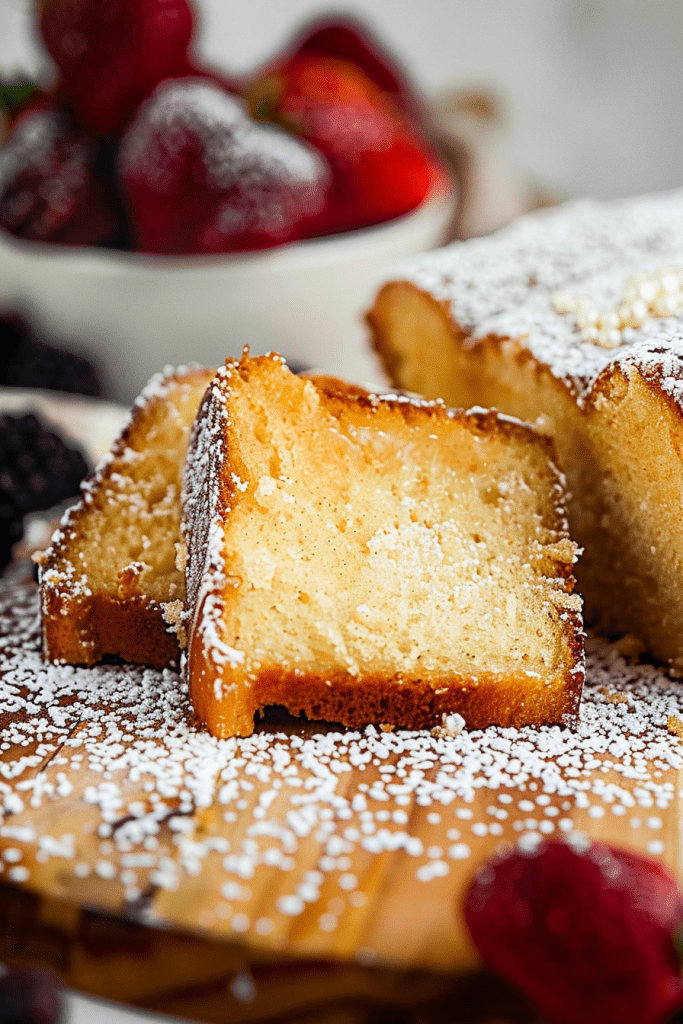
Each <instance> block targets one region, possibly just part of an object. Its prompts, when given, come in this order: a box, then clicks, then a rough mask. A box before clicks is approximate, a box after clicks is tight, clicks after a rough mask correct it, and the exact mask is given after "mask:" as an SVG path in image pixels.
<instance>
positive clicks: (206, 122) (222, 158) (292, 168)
mask: <svg viewBox="0 0 683 1024" xmlns="http://www.w3.org/2000/svg"><path fill="white" fill-rule="evenodd" d="M119 173H120V179H121V185H122V190H123V192H124V194H125V196H126V197H127V199H128V203H129V206H130V210H131V215H132V221H133V230H134V233H135V235H136V240H137V246H138V248H139V249H141V250H142V251H144V252H150V253H209V252H235V251H241V250H248V249H261V248H266V247H269V246H273V245H278V244H281V243H283V242H289V241H292V240H293V239H296V238H301V237H303V236H304V235H305V234H306V233H308V232H310V230H311V229H312V226H313V225H315V224H316V223H317V220H318V218H319V217H320V215H321V214H322V213H323V211H324V209H325V205H326V195H327V188H328V177H329V175H328V171H327V166H326V164H325V161H324V160H323V158H322V157H321V156H320V155H319V154H318V153H316V151H315V150H314V149H312V148H310V147H309V146H307V145H306V144H305V143H303V142H301V141H300V140H298V139H295V138H292V137H291V136H289V135H288V134H287V133H286V132H283V131H282V130H281V129H280V128H276V127H274V126H272V125H268V126H264V125H260V124H256V123H255V122H254V121H252V120H251V119H250V118H249V117H248V115H247V113H246V111H245V110H244V109H243V106H242V103H241V101H240V100H238V99H237V98H235V97H234V96H232V95H230V94H228V93H227V92H225V91H224V90H223V89H221V88H219V87H218V86H217V85H216V83H215V82H211V81H209V80H206V79H201V78H194V79H191V78H183V79H178V80H174V81H169V82H164V83H162V85H160V86H159V87H158V88H157V89H156V91H155V92H154V93H153V94H152V96H151V97H150V98H149V99H148V100H147V101H146V102H145V103H144V104H143V105H142V107H141V108H140V110H139V111H138V113H137V115H136V117H135V119H134V120H133V122H132V124H131V125H130V127H129V128H128V131H127V132H126V134H125V135H124V137H123V140H122V143H121V149H120V153H119Z"/></svg>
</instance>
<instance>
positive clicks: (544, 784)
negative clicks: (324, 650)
mask: <svg viewBox="0 0 683 1024" xmlns="http://www.w3.org/2000/svg"><path fill="white" fill-rule="evenodd" d="M590 646H591V652H590V653H589V658H588V674H587V680H588V681H587V686H586V693H585V699H584V705H583V710H582V718H581V726H580V728H579V730H577V731H576V732H572V731H570V730H566V729H560V728H546V729H541V730H521V731H519V730H500V729H489V730H486V731H484V732H480V733H473V734H469V735H468V734H467V733H463V734H461V735H459V736H433V735H431V734H430V733H425V732H423V733H409V732H405V731H396V732H383V731H382V730H380V729H373V728H370V729H368V730H365V731H363V732H353V731H351V730H344V729H343V728H341V727H335V726H330V725H322V724H319V723H302V722H299V721H296V720H292V719H290V718H288V717H286V716H285V715H284V714H283V715H282V716H281V717H280V718H278V717H277V715H274V716H273V717H271V718H269V719H266V720H264V721H262V722H261V723H260V724H259V726H258V729H257V732H256V734H255V736H254V737H252V738H249V739H245V740H228V741H216V740H213V739H212V738H211V737H209V736H208V735H207V734H206V733H205V732H203V731H202V730H201V729H200V728H199V727H198V726H197V725H196V723H195V721H194V719H193V717H192V713H191V709H190V707H189V704H188V701H187V697H186V695H185V693H184V692H183V689H182V687H181V684H180V682H179V680H178V678H177V676H175V675H174V674H173V673H171V672H165V673H159V672H153V671H150V670H147V669H136V668H130V667H121V666H114V665H108V666H101V667H98V668H96V669H92V670H85V669H73V668H63V667H59V666H49V665H45V664H43V662H42V659H41V655H40V648H39V638H38V627H37V598H36V594H35V588H34V587H33V586H32V585H20V586H17V587H14V588H13V589H10V588H5V589H4V590H0V735H1V736H2V743H1V744H0V746H1V747H2V749H1V750H0V803H1V804H2V806H3V807H4V810H3V814H2V819H1V821H0V879H1V880H4V881H6V882H8V883H9V884H10V886H12V887H17V888H21V889H26V890H28V891H31V892H34V893H37V894H40V895H41V896H42V897H44V898H47V899H50V900H56V901H59V902H60V903H61V904H66V905H72V906H73V907H76V908H79V907H80V908H83V907H86V908H90V909H96V910H99V911H105V912H107V913H110V914H114V915H118V916H120V917H122V918H126V919H128V920H135V921H139V922H143V923H145V924H147V925H149V924H154V925H160V926H163V927H165V928H168V927H171V928H173V929H175V930H176V931H179V932H186V933H188V934H196V935H203V936H205V937H209V938H211V939H212V940H218V941H223V942H228V943H231V944H233V945H237V946H238V947H239V948H241V949H243V950H247V951H251V952H252V953H254V954H258V955H267V954H268V955H271V954H272V955H275V954H278V955H287V956H288V957H292V956H294V957H305V958H320V959H324V960H326V961H329V960H334V961H339V962H346V963H360V964H365V965H383V966H388V967H391V968H398V969H402V970H407V969H411V970H417V969H419V970H423V971H424V970H426V971H433V972H460V973H463V972H467V971H469V970H471V969H472V968H474V967H476V964H477V960H476V955H475V954H474V951H473V949H472V946H471V943H470V941H469V938H468V936H467V932H466V929H465V927H464V926H463V922H462V919H461V914H460V908H461V902H462V895H463V892H464V890H465V888H466V886H467V883H468V881H469V879H470V878H471V876H472V874H473V873H474V872H475V871H476V869H477V866H478V865H479V864H480V863H481V862H482V861H483V860H485V859H486V858H488V857H489V856H490V855H491V854H492V853H493V851H494V850H495V849H497V848H498V847H499V846H500V845H501V844H502V843H516V842H521V843H522V844H527V845H529V844H530V845H533V844H534V843H535V842H537V841H540V839H542V838H543V837H544V836H548V837H550V836H558V835H560V834H565V835H569V836H571V835H575V834H576V833H586V834H588V835H590V836H592V837H594V838H596V839H601V840H604V841H607V842H610V843H614V844H618V845H621V846H627V847H630V848H632V849H634V850H637V851H639V852H641V853H645V854H649V855H650V856H654V857H656V858H657V859H659V860H661V861H663V862H664V863H665V864H666V865H667V866H668V867H669V868H670V869H671V870H672V871H674V872H675V873H676V874H678V875H680V874H681V850H680V796H679V793H680V789H681V780H680V778H679V775H680V770H681V764H682V763H683V762H682V759H681V752H680V740H679V736H678V734H679V733H680V732H683V688H681V686H680V684H679V683H677V682H675V681H672V680H669V679H667V678H666V677H664V676H663V675H661V674H659V672H658V671H657V670H656V669H655V668H653V667H651V666H649V665H629V664H628V662H627V661H626V660H625V659H624V658H623V657H622V656H621V654H620V653H619V649H618V648H617V647H614V646H612V647H610V646H608V645H607V644H606V643H604V642H593V643H592V644H591V645H590ZM622 647H623V645H622Z"/></svg>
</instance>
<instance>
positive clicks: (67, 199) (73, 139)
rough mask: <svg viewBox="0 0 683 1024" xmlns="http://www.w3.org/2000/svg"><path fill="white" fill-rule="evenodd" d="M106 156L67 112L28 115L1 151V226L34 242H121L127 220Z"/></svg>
mask: <svg viewBox="0 0 683 1024" xmlns="http://www.w3.org/2000/svg"><path fill="white" fill-rule="evenodd" d="M106 156H107V154H106V152H105V151H104V150H103V147H102V144H101V143H100V142H99V141H98V140H97V139H96V138H95V137H94V136H92V135H89V134H88V133H87V132H85V131H84V130H83V129H82V128H80V127H79V126H78V125H77V124H76V122H75V121H74V119H73V117H71V115H70V114H69V113H68V112H67V111H66V110H64V109H63V108H60V107H56V106H51V105H49V104H41V105H39V106H37V107H35V108H32V109H30V110H27V111H25V112H24V113H23V114H21V115H20V116H19V117H18V118H17V120H16V121H15V123H14V125H13V126H12V129H11V131H10V134H9V135H8V137H7V139H6V140H5V142H4V144H3V146H2V148H1V149H0V224H2V226H3V227H4V228H5V229H6V230H7V231H10V232H11V233H12V234H14V235H17V236H19V237H20V238H30V239H33V240H34V241H50V242H66V243H70V244H73V245H100V244H102V245H106V244H116V243H118V242H120V240H121V237H122V235H123V220H122V216H121V213H120V211H119V209H118V207H117V205H116V200H115V198H114V196H113V194H112V192H111V189H110V187H109V186H108V183H107V180H106Z"/></svg>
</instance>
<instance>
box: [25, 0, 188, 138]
mask: <svg viewBox="0 0 683 1024" xmlns="http://www.w3.org/2000/svg"><path fill="white" fill-rule="evenodd" d="M38 2H39V8H40V32H41V34H42V37H43V41H44V43H45V46H46V47H47V50H48V52H49V53H50V55H51V57H52V58H53V60H54V62H55V63H56V65H57V67H58V68H59V70H60V72H61V75H62V81H63V86H64V90H65V92H66V94H67V96H68V98H69V100H70V101H71V103H72V104H73V107H74V110H75V111H76V114H77V115H78V118H79V120H80V121H81V123H82V124H83V125H84V126H85V127H86V128H88V129H89V130H90V131H92V132H94V133H95V134H98V135H102V136H105V137H113V136H115V135H116V134H117V133H119V132H120V131H121V129H122V128H123V126H124V125H125V124H126V122H127V121H128V120H129V118H130V116H131V114H132V113H133V111H134V110H135V108H136V107H137V106H138V104H139V103H140V101H141V100H142V99H143V97H145V96H146V95H147V94H148V93H149V92H150V91H151V89H152V88H154V86H155V85H157V84H158V83H159V82H160V81H162V80H163V79H164V78H168V77H171V76H174V75H179V74H181V73H183V72H184V71H185V70H186V69H187V68H188V65H189V61H188V53H187V51H188V46H189V42H190V36H191V34H192V27H193V26H192V9H191V7H190V5H189V3H188V0H38Z"/></svg>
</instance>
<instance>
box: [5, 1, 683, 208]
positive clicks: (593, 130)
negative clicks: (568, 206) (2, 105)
mask: <svg viewBox="0 0 683 1024" xmlns="http://www.w3.org/2000/svg"><path fill="white" fill-rule="evenodd" d="M197 3H198V8H199V17H200V32H199V50H200V53H201V54H202V55H203V56H204V57H205V58H207V59H208V60H210V61H212V62H214V63H215V64H217V65H220V66H223V67H225V68H226V69H228V70H229V69H233V70H235V71H245V70H248V69H250V68H252V67H254V66H255V65H257V64H258V63H260V62H261V61H264V60H266V59H267V58H268V57H270V56H271V55H272V54H273V53H274V52H275V51H276V50H277V49H278V48H279V47H280V46H281V45H282V43H283V42H284V41H285V40H286V39H287V38H288V37H289V35H290V34H291V33H292V32H294V31H295V30H296V29H297V27H298V26H299V25H300V24H301V23H302V22H303V21H305V20H306V19H307V18H309V17H310V16H312V15H313V14H315V13H319V12H321V11H328V10H338V11H346V12H349V13H352V14H354V15H356V16H359V17H361V18H364V19H365V20H366V21H367V22H368V23H369V24H370V25H371V26H372V27H373V28H374V29H375V30H376V32H377V33H378V34H379V35H380V37H381V38H383V39H384V40H385V41H386V42H387V44H389V46H390V47H391V48H392V49H393V50H394V51H395V52H396V54H397V55H398V57H399V58H400V59H401V60H402V61H403V63H404V64H405V66H406V67H407V68H408V69H409V71H410V72H411V73H412V74H413V76H414V78H415V79H416V81H417V82H418V84H419V85H421V86H422V88H423V89H424V90H425V91H426V92H427V93H428V94H432V93H435V92H438V91H439V90H441V89H443V88H447V87H449V86H469V85H480V84H484V85H486V86H488V87H493V88H494V89H496V90H497V91H498V92H499V93H500V95H501V98H502V99H503V100H504V102H505V106H506V108H507V113H508V118H509V122H508V127H509V136H508V147H509V154H510V159H511V160H512V161H513V162H514V163H515V165H516V166H517V167H519V168H520V170H522V171H524V172H527V173H528V174H529V175H531V177H532V178H533V179H534V180H536V181H538V182H540V183H541V185H543V186H545V187H547V188H550V189H551V190H553V191H556V192H558V193H559V194H561V195H562V194H566V195H574V194H588V195H593V196H597V197H604V198H608V197H610V196H619V195H627V194H630V193H635V192H640V191H645V190H649V189H660V188H668V187H673V186H676V185H680V184H683V102H682V97H683V59H682V58H683V3H682V2H681V0H477V2H472V0H417V2H416V0H365V2H364V3H353V2H344V0H336V2H334V0H332V2H331V3H330V4H329V5H328V4H326V3H325V2H324V0H197ZM32 8H33V0H0V73H2V74H7V73H9V72H12V71H15V70H19V69H24V70H27V71H30V72H32V73H36V72H38V71H39V70H40V69H41V68H43V69H44V68H45V58H44V57H43V56H42V54H41V52H40V49H39V47H38V46H37V44H36V40H35V35H34V31H33V27H32V17H33V16H32Z"/></svg>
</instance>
